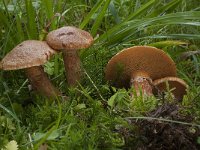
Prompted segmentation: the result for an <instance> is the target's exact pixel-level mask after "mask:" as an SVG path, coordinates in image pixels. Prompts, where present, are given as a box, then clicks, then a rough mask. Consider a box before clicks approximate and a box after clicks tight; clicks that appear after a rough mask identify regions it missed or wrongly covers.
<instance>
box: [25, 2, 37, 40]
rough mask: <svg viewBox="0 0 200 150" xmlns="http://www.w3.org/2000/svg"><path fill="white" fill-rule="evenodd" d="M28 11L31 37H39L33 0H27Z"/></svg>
mask: <svg viewBox="0 0 200 150" xmlns="http://www.w3.org/2000/svg"><path fill="white" fill-rule="evenodd" d="M25 4H26V13H27V21H28V22H27V25H28V36H29V39H38V34H37V24H36V21H35V19H36V12H35V9H34V7H33V4H32V2H31V0H25Z"/></svg>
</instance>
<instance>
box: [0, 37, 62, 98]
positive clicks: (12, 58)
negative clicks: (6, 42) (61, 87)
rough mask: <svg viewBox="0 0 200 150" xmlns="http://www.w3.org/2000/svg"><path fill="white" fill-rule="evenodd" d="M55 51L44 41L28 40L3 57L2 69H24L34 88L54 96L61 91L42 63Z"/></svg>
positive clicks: (51, 96) (50, 96)
mask: <svg viewBox="0 0 200 150" xmlns="http://www.w3.org/2000/svg"><path fill="white" fill-rule="evenodd" d="M55 53H56V51H54V50H53V49H52V48H50V47H49V46H48V44H47V43H46V42H44V41H36V40H27V41H24V42H22V43H21V44H19V45H17V46H16V47H15V48H14V49H13V50H12V51H10V52H9V53H8V54H7V55H6V56H5V57H4V58H3V59H2V61H1V63H0V64H1V65H0V66H1V69H2V70H18V69H24V70H25V72H26V75H27V77H28V79H29V81H30V82H31V85H32V86H33V88H34V89H36V90H37V91H38V92H40V93H41V94H43V95H45V96H47V97H49V98H53V97H56V96H58V95H59V94H60V92H59V91H58V90H57V89H56V88H55V87H54V86H53V85H52V83H51V82H50V80H49V79H48V77H47V74H46V73H45V72H44V69H43V67H42V66H41V65H43V64H44V63H45V62H47V61H48V60H49V59H50V57H51V56H52V55H53V54H55Z"/></svg>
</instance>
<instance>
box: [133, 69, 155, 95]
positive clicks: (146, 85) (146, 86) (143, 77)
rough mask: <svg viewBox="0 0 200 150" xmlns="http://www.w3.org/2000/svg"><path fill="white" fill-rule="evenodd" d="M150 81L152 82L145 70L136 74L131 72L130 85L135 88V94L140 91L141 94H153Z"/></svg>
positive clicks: (138, 93)
mask: <svg viewBox="0 0 200 150" xmlns="http://www.w3.org/2000/svg"><path fill="white" fill-rule="evenodd" d="M150 83H152V80H151V78H150V77H149V75H148V74H147V73H145V72H137V73H136V74H133V75H132V77H131V81H130V84H131V86H133V87H134V88H135V90H136V94H137V96H139V95H140V91H141V92H142V94H143V95H147V96H151V95H153V94H152V86H151V84H150Z"/></svg>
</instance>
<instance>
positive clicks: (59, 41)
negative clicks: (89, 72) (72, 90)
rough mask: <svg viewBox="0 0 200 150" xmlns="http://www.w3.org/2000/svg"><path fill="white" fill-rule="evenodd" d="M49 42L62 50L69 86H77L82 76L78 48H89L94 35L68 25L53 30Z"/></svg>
mask: <svg viewBox="0 0 200 150" xmlns="http://www.w3.org/2000/svg"><path fill="white" fill-rule="evenodd" d="M46 41H47V43H48V44H49V45H50V46H51V47H52V48H53V49H56V50H62V52H63V59H64V65H65V71H66V73H67V74H66V76H67V82H68V85H69V86H72V87H73V86H75V85H76V82H77V81H79V80H80V78H81V66H80V63H81V62H80V58H79V55H78V50H79V49H82V48H88V47H89V46H90V45H91V44H92V43H93V38H92V36H91V35H90V34H89V33H88V32H86V31H83V30H81V29H78V28H76V27H71V26H66V27H62V28H59V29H57V30H54V31H51V32H50V33H49V34H48V35H47V38H46Z"/></svg>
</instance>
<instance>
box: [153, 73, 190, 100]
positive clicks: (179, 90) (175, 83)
mask: <svg viewBox="0 0 200 150" xmlns="http://www.w3.org/2000/svg"><path fill="white" fill-rule="evenodd" d="M166 82H168V84H169V89H173V88H175V89H174V90H173V91H172V93H173V94H174V96H175V98H176V99H177V100H182V99H183V96H184V95H185V94H186V92H187V91H186V90H187V88H188V85H187V84H186V83H185V81H183V80H182V79H180V78H177V77H165V78H162V79H157V80H155V81H153V84H154V86H155V87H156V88H157V89H159V91H161V92H164V91H166V90H167V85H166ZM157 92H158V91H157V90H156V89H154V90H153V93H154V94H156V93H157Z"/></svg>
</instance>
